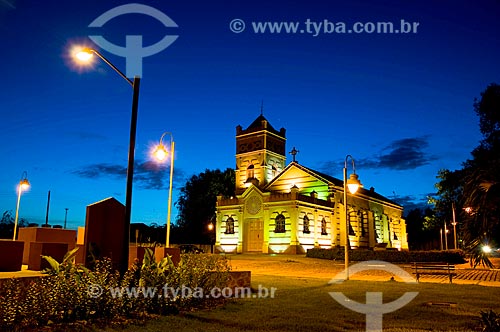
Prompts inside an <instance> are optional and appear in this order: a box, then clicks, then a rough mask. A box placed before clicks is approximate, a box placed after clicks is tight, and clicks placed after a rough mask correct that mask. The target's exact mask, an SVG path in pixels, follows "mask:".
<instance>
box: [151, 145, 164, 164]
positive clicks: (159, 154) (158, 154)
mask: <svg viewBox="0 0 500 332" xmlns="http://www.w3.org/2000/svg"><path fill="white" fill-rule="evenodd" d="M153 156H154V157H155V158H156V160H158V161H164V160H165V159H166V158H167V156H168V151H167V149H166V148H165V145H163V144H159V145H158V146H157V147H156V148H155V150H154V151H153Z"/></svg>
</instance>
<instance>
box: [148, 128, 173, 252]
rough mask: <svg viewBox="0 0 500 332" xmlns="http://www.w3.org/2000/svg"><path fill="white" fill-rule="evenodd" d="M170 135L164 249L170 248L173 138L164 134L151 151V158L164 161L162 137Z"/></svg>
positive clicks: (164, 151) (164, 148) (165, 152)
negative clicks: (168, 183)
mask: <svg viewBox="0 0 500 332" xmlns="http://www.w3.org/2000/svg"><path fill="white" fill-rule="evenodd" d="M167 134H168V135H170V185H169V188H168V213H167V237H166V241H165V247H166V248H169V247H170V216H171V211H172V187H173V178H174V153H175V142H174V136H173V135H172V133H170V132H165V133H163V135H161V137H160V143H159V144H158V145H157V146H156V147H155V150H154V151H153V156H154V157H155V158H156V159H157V160H158V161H160V162H162V161H165V159H166V158H167V155H168V154H169V152H168V151H167V148H166V147H165V145H164V144H163V137H165V135H167Z"/></svg>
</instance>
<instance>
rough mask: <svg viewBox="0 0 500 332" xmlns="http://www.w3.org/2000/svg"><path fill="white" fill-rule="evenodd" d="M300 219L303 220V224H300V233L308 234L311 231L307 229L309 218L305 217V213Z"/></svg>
mask: <svg viewBox="0 0 500 332" xmlns="http://www.w3.org/2000/svg"><path fill="white" fill-rule="evenodd" d="M302 221H303V224H302V227H303V229H302V233H304V234H309V233H311V231H310V230H309V218H308V217H307V215H305V216H304V218H302Z"/></svg>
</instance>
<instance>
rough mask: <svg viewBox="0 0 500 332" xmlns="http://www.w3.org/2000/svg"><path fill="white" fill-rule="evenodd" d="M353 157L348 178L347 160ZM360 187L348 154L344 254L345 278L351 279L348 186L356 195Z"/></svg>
mask: <svg viewBox="0 0 500 332" xmlns="http://www.w3.org/2000/svg"><path fill="white" fill-rule="evenodd" d="M349 158H351V161H352V174H351V175H350V176H349V180H347V160H348V159H349ZM359 187H361V182H360V181H359V179H358V175H357V174H356V167H355V166H354V158H353V157H352V156H351V155H350V154H348V155H347V156H346V157H345V163H344V212H345V245H344V249H345V254H344V262H345V280H349V249H350V248H349V247H350V246H349V226H350V225H349V224H350V222H349V214H348V210H347V188H349V192H350V193H351V194H352V195H354V194H355V193H356V191H358V189H359Z"/></svg>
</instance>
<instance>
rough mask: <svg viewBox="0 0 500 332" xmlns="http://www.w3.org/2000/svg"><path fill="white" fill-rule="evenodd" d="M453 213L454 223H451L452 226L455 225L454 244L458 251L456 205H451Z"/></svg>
mask: <svg viewBox="0 0 500 332" xmlns="http://www.w3.org/2000/svg"><path fill="white" fill-rule="evenodd" d="M451 212H452V214H453V221H452V222H451V224H452V225H453V244H454V248H455V250H456V249H458V248H457V220H456V217H455V203H451Z"/></svg>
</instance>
